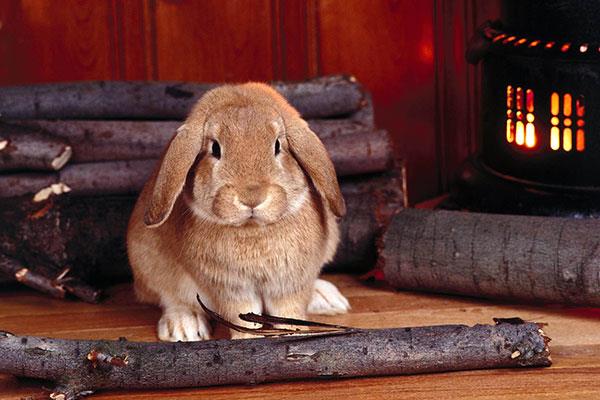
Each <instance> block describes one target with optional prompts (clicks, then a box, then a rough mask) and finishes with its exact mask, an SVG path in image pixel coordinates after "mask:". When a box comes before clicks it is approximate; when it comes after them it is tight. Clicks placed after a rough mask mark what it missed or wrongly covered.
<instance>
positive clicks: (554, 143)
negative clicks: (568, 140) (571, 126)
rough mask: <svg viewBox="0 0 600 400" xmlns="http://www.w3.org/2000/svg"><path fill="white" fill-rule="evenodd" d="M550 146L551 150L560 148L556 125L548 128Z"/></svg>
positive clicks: (558, 130)
mask: <svg viewBox="0 0 600 400" xmlns="http://www.w3.org/2000/svg"><path fill="white" fill-rule="evenodd" d="M550 148H551V149H552V150H558V149H560V129H558V128H557V127H556V126H553V127H552V128H551V129H550Z"/></svg>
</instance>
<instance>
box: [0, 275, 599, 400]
mask: <svg viewBox="0 0 600 400" xmlns="http://www.w3.org/2000/svg"><path fill="white" fill-rule="evenodd" d="M327 279H329V280H331V281H333V282H335V283H336V284H337V285H339V287H340V289H341V290H342V292H343V293H344V294H345V295H346V296H348V298H349V299H350V302H351V304H352V307H353V309H352V311H351V313H350V314H348V315H344V316H340V317H313V319H316V320H321V321H325V322H333V323H339V324H343V325H349V326H355V327H365V328H383V327H401V326H421V325H435V324H455V323H463V324H475V323H491V322H492V317H514V316H519V317H521V318H523V319H526V320H532V321H536V322H545V323H547V324H548V326H547V328H545V331H546V333H547V334H548V335H549V336H550V337H551V338H552V342H551V343H550V345H551V352H552V359H553V361H554V365H553V366H552V367H551V368H545V369H513V370H488V371H466V372H454V373H444V374H430V375H418V376H398V377H379V378H361V379H345V380H330V381H325V380H318V381H317V380H313V381H302V382H292V383H279V384H264V385H258V386H229V387H218V388H203V389H202V388H201V389H193V390H169V391H143V392H142V391H132V392H123V391H119V392H102V393H98V394H95V395H93V396H92V397H91V400H98V399H144V398H152V399H181V398H186V399H192V398H194V399H211V400H220V399H283V398H292V397H293V398H298V399H343V400H349V399H390V398H402V399H435V400H441V399H452V398H460V399H537V398H543V399H600V309H591V308H588V309H584V308H563V307H549V306H546V307H532V306H526V305H511V304H502V303H494V302H488V301H482V300H473V299H466V298H459V297H451V296H441V295H428V294H418V293H410V292H395V291H393V290H391V289H389V288H386V287H385V286H382V285H375V286H374V285H370V286H369V285H366V284H364V283H362V282H360V281H359V280H358V278H357V277H355V276H347V275H335V276H328V277H327ZM108 294H109V297H108V299H107V300H105V301H104V302H103V303H102V304H99V305H90V304H83V303H78V302H66V301H58V300H49V299H48V298H46V297H44V296H42V295H39V294H36V293H34V292H31V291H29V290H27V289H18V290H17V289H13V290H4V291H0V330H7V331H10V332H13V333H15V334H26V335H44V336H54V337H61V338H90V339H91V338H105V339H117V338H118V337H121V336H124V337H127V338H128V339H130V340H140V341H154V340H156V337H155V332H154V330H155V324H156V322H157V320H158V318H159V310H158V309H156V308H153V307H148V306H144V305H140V304H136V302H135V301H134V299H133V295H132V292H131V287H130V286H129V285H120V286H116V287H114V288H111V289H110V290H109V291H108ZM44 393H45V392H44V391H43V390H42V389H41V388H40V382H35V381H18V380H16V379H15V378H13V377H10V376H7V375H1V374H0V399H21V398H34V399H37V398H45V397H44V395H45V394H44Z"/></svg>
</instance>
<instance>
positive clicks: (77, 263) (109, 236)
mask: <svg viewBox="0 0 600 400" xmlns="http://www.w3.org/2000/svg"><path fill="white" fill-rule="evenodd" d="M134 204H135V197H134V196H119V197H75V196H71V195H65V196H59V197H50V198H49V199H48V200H46V201H43V202H39V203H35V202H31V201H30V199H29V198H28V197H26V198H14V199H6V200H4V201H2V202H0V252H1V253H3V254H4V255H6V256H8V257H11V258H13V259H15V260H18V261H19V262H20V263H22V264H23V265H25V266H27V267H28V268H29V270H31V271H33V272H37V273H38V274H39V275H42V276H45V277H47V278H50V279H53V278H55V277H57V276H59V275H60V274H61V273H62V272H63V271H64V270H65V269H66V268H69V269H70V270H69V274H68V276H67V278H69V279H71V280H78V281H82V282H87V283H90V284H93V285H94V286H97V287H99V286H103V285H104V284H106V283H109V282H113V281H118V280H123V279H124V277H128V276H129V274H130V271H129V267H128V264H127V254H126V249H125V233H126V229H127V223H128V221H129V215H130V214H131V210H132V209H133V205H134ZM78 281H75V283H74V285H75V286H77V285H79V282H78ZM79 286H80V285H79ZM67 289H68V288H67ZM68 291H70V292H72V293H73V294H75V296H77V297H81V296H86V299H85V300H90V298H89V297H87V296H88V295H89V292H85V291H84V290H83V289H81V290H77V289H76V288H74V289H73V290H68ZM93 291H94V290H92V292H93ZM92 297H95V298H97V297H98V296H92Z"/></svg>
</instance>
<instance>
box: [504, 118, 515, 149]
mask: <svg viewBox="0 0 600 400" xmlns="http://www.w3.org/2000/svg"><path fill="white" fill-rule="evenodd" d="M514 140H515V124H513V121H512V119H507V120H506V141H507V142H508V143H512V142H513V141H514Z"/></svg>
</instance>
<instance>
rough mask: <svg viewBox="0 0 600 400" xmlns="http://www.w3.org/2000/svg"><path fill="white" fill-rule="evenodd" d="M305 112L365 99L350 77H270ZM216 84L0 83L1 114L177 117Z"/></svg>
mask: <svg viewBox="0 0 600 400" xmlns="http://www.w3.org/2000/svg"><path fill="white" fill-rule="evenodd" d="M272 85H273V87H274V88H275V89H276V90H277V91H279V92H280V93H281V94H282V95H283V96H284V97H285V98H286V99H287V100H288V101H289V102H290V103H291V104H292V105H293V106H294V107H295V108H296V109H297V110H298V111H299V112H300V114H301V115H302V116H303V117H304V118H322V117H332V116H341V115H348V114H351V113H353V112H355V111H357V110H359V109H360V108H361V107H362V106H363V105H364V91H363V89H362V87H361V86H360V84H358V83H357V82H356V79H355V78H353V77H347V76H341V75H332V76H324V77H320V78H315V79H311V80H307V81H304V82H273V84H272ZM216 86H218V84H208V83H186V82H134V81H129V82H128V81H97V82H72V83H49V84H41V85H27V86H7V87H2V88H0V115H2V117H3V118H6V119H172V120H178V119H179V120H182V119H185V118H186V116H187V115H188V113H189V111H190V110H191V107H192V106H193V105H194V103H195V102H196V101H197V100H198V99H199V98H200V97H201V96H202V95H203V94H204V93H205V92H206V91H208V90H210V89H212V88H214V87H216Z"/></svg>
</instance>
